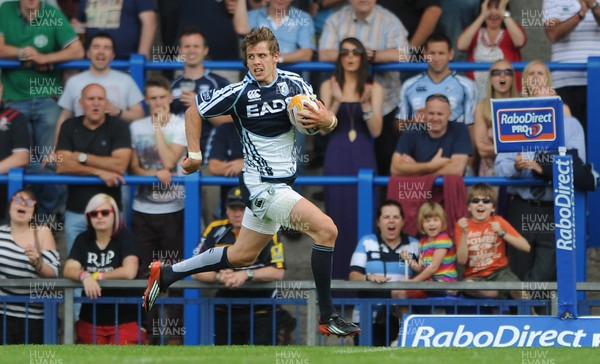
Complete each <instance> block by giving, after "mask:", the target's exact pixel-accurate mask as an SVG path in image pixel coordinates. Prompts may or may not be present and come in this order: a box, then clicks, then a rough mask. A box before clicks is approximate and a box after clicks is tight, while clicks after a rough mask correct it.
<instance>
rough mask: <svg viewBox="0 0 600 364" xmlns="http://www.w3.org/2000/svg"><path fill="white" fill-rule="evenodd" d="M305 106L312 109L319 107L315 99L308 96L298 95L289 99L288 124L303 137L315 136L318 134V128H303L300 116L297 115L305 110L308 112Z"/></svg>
mask: <svg viewBox="0 0 600 364" xmlns="http://www.w3.org/2000/svg"><path fill="white" fill-rule="evenodd" d="M307 104H311V105H312V106H313V107H314V108H316V109H318V108H319V106H318V105H317V103H316V102H315V98H314V97H313V96H310V95H305V94H299V95H296V96H294V97H292V98H291V100H290V103H289V104H288V107H287V111H288V116H289V118H290V123H292V125H293V126H294V127H295V128H296V130H298V131H299V132H300V133H302V134H305V135H315V134H317V133H318V132H319V130H320V129H319V128H309V129H307V128H305V127H304V124H302V116H301V115H299V113H300V112H302V111H304V110H306V111H310V109H309V108H308V107H306V105H307Z"/></svg>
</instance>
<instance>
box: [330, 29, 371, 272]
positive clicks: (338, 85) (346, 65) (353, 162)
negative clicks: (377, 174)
mask: <svg viewBox="0 0 600 364" xmlns="http://www.w3.org/2000/svg"><path fill="white" fill-rule="evenodd" d="M368 76H369V61H368V60H367V50H366V49H365V47H364V46H363V44H362V43H361V42H360V41H359V40H358V39H356V38H346V39H344V40H343V41H342V42H341V43H340V50H339V55H338V58H337V60H336V68H335V71H334V75H333V76H332V77H331V79H329V80H327V81H325V82H324V83H323V85H322V86H321V92H320V96H321V98H322V100H323V103H324V104H325V105H326V106H327V107H328V108H329V109H330V110H331V111H332V112H335V113H336V116H337V118H338V120H339V123H340V124H339V126H338V127H337V128H336V129H335V130H334V131H333V132H332V133H331V134H330V136H329V138H330V139H329V143H328V145H327V149H326V150H325V163H324V166H323V175H325V176H346V175H350V176H352V175H356V174H357V173H358V171H359V170H360V169H376V168H377V162H376V159H375V148H374V147H373V138H376V137H378V136H379V135H380V134H381V127H382V125H381V124H382V117H381V108H382V105H383V89H382V87H381V85H380V84H379V83H377V82H371V81H370V80H369V79H368ZM356 196H357V188H356V186H327V187H325V208H326V211H327V214H328V215H329V216H330V217H331V218H332V219H333V221H334V222H335V224H336V226H337V227H338V232H339V233H338V240H339V246H340V247H341V248H340V249H336V251H335V255H334V262H335V263H334V266H333V277H334V278H339V279H344V278H345V277H347V276H348V266H349V263H350V257H351V254H352V253H351V252H352V245H353V244H351V242H352V241H355V240H356V237H357V228H356V226H357V221H356V205H357V203H358V199H357V197H356Z"/></svg>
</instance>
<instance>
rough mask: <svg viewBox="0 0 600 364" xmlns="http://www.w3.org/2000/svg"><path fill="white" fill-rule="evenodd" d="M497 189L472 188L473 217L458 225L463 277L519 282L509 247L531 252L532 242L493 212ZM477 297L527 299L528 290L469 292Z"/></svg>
mask: <svg viewBox="0 0 600 364" xmlns="http://www.w3.org/2000/svg"><path fill="white" fill-rule="evenodd" d="M496 201H497V200H496V190H495V189H494V187H492V186H490V185H488V184H486V183H478V184H476V185H474V186H473V187H471V188H469V194H468V196H467V206H468V209H469V213H470V217H469V218H466V217H462V218H460V219H459V220H458V223H457V224H456V226H455V230H456V235H455V237H456V246H457V250H456V257H457V260H458V262H459V263H460V264H462V265H464V266H465V272H464V277H465V280H466V281H470V282H473V281H474V282H519V278H517V276H515V274H514V273H513V272H512V271H511V270H510V267H509V266H508V258H507V257H506V247H507V246H509V245H510V246H512V247H514V248H515V249H518V250H520V251H523V252H525V253H528V252H529V251H530V250H531V247H530V246H529V243H528V242H527V240H525V238H523V237H522V236H521V234H519V233H518V232H517V231H516V230H515V228H514V227H512V225H511V224H509V223H508V222H507V221H506V220H504V219H503V218H502V217H501V216H497V215H495V214H494V210H495V208H496ZM466 293H467V294H469V295H472V296H475V297H486V298H503V299H506V298H508V296H509V294H510V296H511V297H512V298H514V299H526V298H527V297H528V296H527V293H526V292H525V291H510V292H507V291H503V292H499V291H466Z"/></svg>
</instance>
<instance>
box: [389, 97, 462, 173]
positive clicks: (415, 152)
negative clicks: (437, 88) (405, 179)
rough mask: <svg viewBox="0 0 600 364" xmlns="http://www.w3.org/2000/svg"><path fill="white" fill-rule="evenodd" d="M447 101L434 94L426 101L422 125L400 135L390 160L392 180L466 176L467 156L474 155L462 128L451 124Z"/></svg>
mask: <svg viewBox="0 0 600 364" xmlns="http://www.w3.org/2000/svg"><path fill="white" fill-rule="evenodd" d="M450 115H451V110H450V101H449V100H448V98H447V97H446V96H444V95H441V94H433V95H430V96H428V97H427V99H426V101H425V120H426V122H425V123H415V125H416V126H419V125H422V127H421V128H414V130H413V128H411V130H413V131H410V130H407V131H406V132H404V133H403V134H402V136H401V137H400V139H399V140H398V145H397V146H396V152H395V153H394V155H393V157H392V165H391V174H392V176H423V175H428V174H433V175H438V176H439V175H444V174H451V175H457V176H462V175H464V173H465V169H466V167H467V162H468V159H469V156H470V155H471V154H473V147H472V145H471V138H470V137H469V132H468V130H467V127H466V126H465V125H464V124H461V123H457V122H451V121H449V120H450Z"/></svg>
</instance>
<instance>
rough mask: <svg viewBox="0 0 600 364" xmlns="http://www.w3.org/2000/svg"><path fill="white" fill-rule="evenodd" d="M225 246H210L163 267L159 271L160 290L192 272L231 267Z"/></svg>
mask: <svg viewBox="0 0 600 364" xmlns="http://www.w3.org/2000/svg"><path fill="white" fill-rule="evenodd" d="M227 248H228V247H226V246H225V247H216V248H212V249H209V250H207V251H205V252H204V253H202V254H198V255H196V256H193V257H191V258H189V259H186V260H184V261H183V262H179V263H177V264H175V265H173V266H167V267H165V268H164V269H163V270H162V272H161V281H160V288H161V290H162V291H164V290H166V289H167V287H169V286H170V285H171V284H173V283H175V282H177V281H178V280H180V279H183V278H185V277H187V276H191V275H192V274H196V273H200V272H216V271H220V270H221V269H229V268H233V267H232V266H231V264H229V261H228V260H227Z"/></svg>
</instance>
